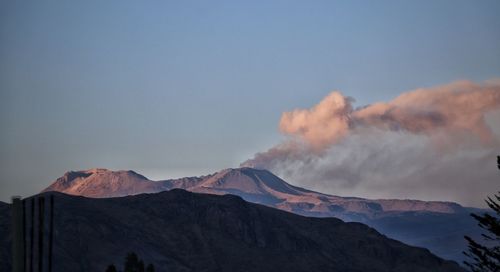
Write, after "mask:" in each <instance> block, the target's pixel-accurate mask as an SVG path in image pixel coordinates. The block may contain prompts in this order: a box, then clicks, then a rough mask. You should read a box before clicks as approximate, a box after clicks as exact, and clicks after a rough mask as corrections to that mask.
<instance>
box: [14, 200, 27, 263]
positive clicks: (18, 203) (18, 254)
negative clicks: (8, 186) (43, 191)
mask: <svg viewBox="0 0 500 272" xmlns="http://www.w3.org/2000/svg"><path fill="white" fill-rule="evenodd" d="M23 245H24V244H23V204H22V200H21V197H19V196H15V197H12V271H13V272H24V256H23V253H24V248H23Z"/></svg>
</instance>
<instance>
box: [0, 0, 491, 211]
mask: <svg viewBox="0 0 500 272" xmlns="http://www.w3.org/2000/svg"><path fill="white" fill-rule="evenodd" d="M499 15H500V2H498V1H495V0H493V1H486V0H484V1H460V0H449V1H444V0H440V1H377V2H374V1H140V2H138V1H79V2H71V3H70V2H68V1H1V2H0V41H1V42H0V60H1V61H0V125H1V127H2V129H1V131H2V133H1V134H0V200H1V201H8V200H9V198H10V196H12V195H22V196H28V195H32V194H35V193H38V192H39V191H40V190H42V189H43V188H45V187H46V186H48V185H49V184H50V183H51V182H52V181H53V180H55V179H56V178H58V177H59V176H62V175H63V174H64V172H66V171H69V170H81V169H88V168H93V167H102V168H109V169H116V170H118V169H133V170H135V171H137V172H139V173H141V174H143V175H145V176H147V177H149V178H151V179H166V178H174V177H181V176H191V175H203V174H207V173H211V172H215V171H218V170H220V169H223V168H228V167H238V166H239V165H240V163H242V162H245V161H247V160H249V159H250V160H251V159H254V158H256V155H255V154H257V153H263V152H266V151H268V150H269V149H272V148H273V147H275V146H282V145H283V144H286V143H290V142H293V143H297V141H299V142H300V141H302V140H304V137H303V136H304V135H301V134H300V133H298V132H297V131H295V132H294V131H293V130H292V131H290V130H287V129H285V130H283V127H282V125H281V124H282V123H283V122H282V120H283V119H282V115H283V116H284V114H285V113H287V112H292V111H293V110H295V109H298V110H300V109H311V108H312V107H314V106H315V105H317V104H318V103H320V101H323V100H324V99H325V98H326V97H328V96H329V94H331V93H332V91H335V90H337V91H340V93H341V96H339V97H352V98H353V99H354V100H353V101H351V100H352V99H350V98H349V99H348V100H349V105H350V106H351V107H352V109H353V110H354V109H357V108H359V107H364V106H366V105H371V104H374V103H377V102H383V103H387V105H400V104H399V102H397V101H396V102H394V103H392V102H391V101H394V99H395V98H396V97H398V96H399V95H401V94H402V93H408V92H412V91H413V90H417V89H422V88H424V89H431V90H436V88H437V89H439V87H436V86H447V85H446V84H453V82H462V81H464V80H467V82H471V83H470V84H475V85H474V86H475V87H470V88H469V87H467V88H466V89H467V90H468V91H471V92H475V91H476V90H477V89H480V90H483V89H488V88H489V87H488V86H490V85H495V84H496V83H495V84H494V82H498V80H497V79H498V78H499V77H500V16H499ZM491 82H493V83H491ZM497 85H498V84H497ZM460 86H462V85H460ZM460 88H462V87H460ZM491 88H493V93H494V94H495V93H498V91H497V89H496V88H494V87H491ZM429 103H430V102H429ZM429 105H435V104H433V103H430V104H424V106H429ZM457 105H458V104H457ZM460 105H461V104H460ZM495 105H496V104H495ZM495 105H494V106H495ZM483 106H484V107H486V105H485V104H481V105H479V108H477V109H475V111H472V112H471V113H472V114H476V115H477V116H478V118H479V119H481V118H483V117H484V118H486V119H487V120H486V123H485V126H487V127H488V128H489V130H490V138H491V139H490V140H491V141H490V142H488V143H485V142H484V141H479V143H476V142H477V141H476V138H474V137H475V136H478V135H479V134H471V135H468V136H463V137H459V138H460V139H458V140H456V141H458V143H457V144H454V145H453V148H452V151H449V150H447V151H446V152H444V153H443V154H445V155H442V156H441V157H439V156H436V154H435V153H436V152H440V150H441V146H440V145H435V143H434V142H435V141H434V140H429V139H435V134H434V132H429V131H427V130H426V131H424V132H415V131H412V130H409V129H407V128H408V127H404V126H403V129H401V130H398V131H395V130H394V129H387V128H386V127H385V126H383V125H381V124H379V123H376V122H375V123H374V121H373V118H372V117H373V115H370V118H372V119H362V118H358V119H357V120H362V121H363V120H364V121H363V122H364V123H363V126H361V127H360V126H357V127H356V131H355V133H353V132H352V130H351V129H350V130H349V133H351V134H352V135H354V136H353V137H354V138H353V137H351V136H349V137H344V136H343V137H341V138H342V139H341V141H340V142H339V141H337V140H332V139H330V138H328V139H326V142H327V144H326V146H325V147H324V148H323V149H322V152H323V153H321V152H318V150H315V151H314V150H313V151H311V150H309V151H307V152H306V153H307V154H308V155H307V157H310V155H311V154H312V155H313V156H315V157H314V158H315V159H313V161H317V163H318V164H314V165H307V164H301V165H305V167H304V168H300V169H301V173H302V174H300V173H294V172H293V171H292V172H291V171H284V170H283V169H285V168H286V169H289V168H290V167H291V166H290V165H283V164H273V165H261V166H262V167H264V168H268V169H272V170H273V171H276V172H280V170H283V171H281V173H279V175H280V176H281V177H284V178H286V180H287V181H290V182H291V183H294V184H296V185H300V186H304V187H308V188H314V189H318V190H322V191H324V192H328V193H332V194H338V195H359V196H363V197H372V198H378V197H385V198H389V197H398V198H420V199H425V200H433V199H434V200H450V201H458V202H460V203H462V204H464V205H471V206H483V204H482V202H483V200H482V199H483V198H484V197H485V196H486V194H491V193H492V191H491V190H492V188H495V187H497V184H498V175H497V176H495V174H496V172H493V170H496V169H493V170H485V171H486V172H477V175H475V174H474V172H472V173H471V174H470V175H469V176H467V178H470V179H474V180H477V179H479V180H480V181H479V183H478V184H479V186H478V185H474V182H469V183H467V181H465V180H461V181H460V182H459V183H453V178H454V177H456V176H457V172H455V171H453V169H454V168H453V167H455V168H456V167H457V166H459V165H463V163H467V162H475V163H477V162H478V161H481V162H486V161H488V162H489V160H487V158H490V157H491V156H492V154H493V153H495V152H496V153H500V146H499V145H498V142H497V141H496V140H497V139H499V138H498V135H499V134H498V131H499V130H500V129H499V128H498V127H499V125H498V124H499V123H500V122H496V121H497V120H500V118H499V117H498V114H497V113H495V110H494V109H493V110H491V111H490V110H488V112H484V111H483V108H482V107H483ZM493 108H494V107H493ZM432 109H436V110H441V108H439V109H438V108H432ZM405 112H406V111H405ZM439 112H440V113H441V111H439ZM443 112H445V113H448V112H449V111H445V110H443ZM349 113H351V112H350V111H349ZM455 113H456V114H459V115H460V114H462V113H461V112H460V110H459V111H457V112H455ZM483 113H484V116H483ZM355 114H357V113H355ZM486 115H487V116H486ZM479 119H477V120H479ZM328 120H330V119H328ZM335 120H336V119H335ZM367 120H369V121H367ZM328 122H329V121H328ZM478 122H479V121H478ZM366 123H370V124H371V125H370V126H368V127H367V126H366ZM333 124H335V123H331V125H333ZM467 124H468V125H470V126H472V127H474V126H476V125H477V124H475V123H470V122H468V123H467ZM351 125H352V124H351V123H349V124H347V126H351ZM398 125H400V123H398ZM449 128H450V127H449V126H446V128H445V129H442V128H441V127H438V128H437V130H439V131H444V132H443V133H451V134H453V133H454V130H453V131H451V130H448V129H449ZM451 129H455V127H452V128H451ZM460 129H462V130H466V129H469V127H466V126H465V127H460ZM367 130H369V131H367ZM372 130H376V132H373V131H372ZM380 131H382V132H380ZM377 133H379V134H380V133H381V134H380V135H381V136H372V135H376V134H377ZM351 134H349V135H351ZM431 134H432V135H431ZM366 135H369V136H366ZM429 135H431V136H429ZM446 135H448V134H446ZM460 135H461V134H460ZM356 137H357V138H356ZM422 137H423V138H422ZM478 137H479V136H478ZM290 138H292V139H290ZM442 138H443V137H442ZM444 138H445V139H446V137H444ZM466 138H467V139H466ZM469 138H473V140H470V139H469ZM294 139H295V140H294ZM297 139H298V140H297ZM335 139H337V138H335ZM379 139H384V143H385V144H384V145H382V146H383V147H384V148H385V149H384V148H382V149H377V150H371V149H373V148H375V147H377V148H378V147H380V146H381V145H380V141H379ZM464 139H466V140H464ZM428 141H430V142H432V143H428ZM444 141H446V140H444ZM306 142H307V141H306ZM394 143H399V144H398V145H396V144H394ZM300 144H301V145H302V147H301V148H302V149H304V148H305V149H307V148H309V146H308V144H307V143H306V144H305V145H304V144H303V143H300ZM401 146H403V148H399V147H401ZM360 148H361V151H359V149H360ZM336 150H339V151H336ZM356 150H358V151H356ZM415 150H431V151H428V152H423V151H422V153H424V154H422V155H419V156H416V155H415ZM365 151H366V153H367V154H368V155H370V154H372V153H373V154H386V155H385V158H384V163H378V162H379V160H374V161H375V162H377V164H376V165H373V166H372V167H369V168H368V169H369V170H370V171H369V172H368V173H365V174H363V175H360V176H356V177H352V178H346V179H342V180H341V181H339V180H338V177H339V176H346V175H352V173H354V172H356V171H357V170H359V169H353V170H351V171H344V170H345V168H344V167H343V166H342V165H343V164H342V163H341V162H340V161H339V159H338V158H339V156H340V157H341V158H342V161H347V162H349V163H348V164H349V165H351V166H352V165H354V166H359V167H361V166H364V165H365V164H363V163H360V162H359V160H356V159H354V157H356V156H357V157H356V158H359V154H360V152H361V153H363V152H365ZM336 152H337V153H336ZM301 154H304V153H301ZM325 154H328V155H325ZM332 154H334V155H332ZM335 154H341V155H339V156H336V155H335ZM408 154H412V156H408ZM419 154H420V153H419ZM440 154H441V153H440ZM332 156H333V157H335V158H336V159H333V160H332ZM368 157H370V156H368ZM429 157H432V158H436V157H438V159H436V160H435V161H433V165H428V163H427V164H424V163H421V162H423V161H428V158H429ZM493 159H494V158H493ZM493 159H492V161H491V165H493V166H494V161H493ZM309 161H311V160H310V158H309ZM363 161H364V160H363ZM387 161H389V162H390V161H398V162H399V161H407V165H408V164H417V166H418V165H420V166H421V167H420V168H418V167H417V168H416V170H415V171H413V172H412V175H411V177H409V176H408V175H409V174H408V175H394V174H393V172H394V171H393V168H392V167H393V165H392V164H390V163H389V164H388V163H387ZM455 161H459V163H457V164H454V163H453V162H455ZM354 162H356V163H354ZM419 163H420V164H419ZM276 165H280V166H283V168H281V169H274V168H273V167H276ZM482 165H487V166H491V165H489V164H487V163H486V164H484V163H483V164H482ZM440 166H443V167H441V168H440ZM402 167H403V168H404V167H406V165H403V166H402ZM429 167H435V168H439V169H437V170H433V171H428V172H426V175H424V176H419V175H415V173H419V172H420V170H422V169H429ZM485 169H486V168H485ZM488 169H490V168H488ZM303 171H306V173H308V174H303ZM447 171H448V172H447ZM313 172H314V173H316V172H320V173H328V175H326V174H322V175H320V177H317V176H315V175H312V174H310V173H313ZM446 173H450V175H449V176H446ZM451 173H453V174H451ZM458 173H460V172H458ZM299 174H300V175H299ZM374 176H376V177H377V178H376V179H375V180H377V182H375V183H373V184H370V180H371V179H372V178H373V177H374ZM386 177H387V178H388V179H390V182H389V183H384V182H382V180H385V179H386ZM495 178H497V180H492V179H495ZM350 179H356V180H357V181H359V180H363V182H355V185H349V186H344V185H342V184H343V183H345V182H346V180H350ZM423 179H425V180H431V182H429V181H427V182H422V180H423ZM401 180H405V182H400V181H401ZM339 184H340V185H339ZM388 188H393V189H391V190H389V189H388ZM449 188H454V190H451V191H450V190H449ZM471 188H474V193H473V194H470V193H468V192H469V191H470V189H471ZM494 190H496V189H494Z"/></svg>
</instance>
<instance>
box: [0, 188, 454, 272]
mask: <svg viewBox="0 0 500 272" xmlns="http://www.w3.org/2000/svg"><path fill="white" fill-rule="evenodd" d="M48 196H53V197H54V204H55V206H54V213H55V214H56V216H55V217H54V228H55V234H56V235H55V237H54V249H53V250H54V260H57V261H55V262H54V267H53V271H55V272H59V271H82V272H83V271H99V270H101V271H102V270H103V269H105V267H106V266H107V265H108V264H110V263H115V264H116V263H118V262H121V261H122V258H123V256H124V255H125V254H126V253H127V252H129V251H132V250H133V251H135V252H136V253H138V255H140V256H141V257H142V258H143V259H144V260H145V261H146V262H148V263H153V264H154V265H155V267H156V269H157V271H249V272H252V271H297V272H298V271H345V272H348V271H349V272H354V271H375V272H378V271H380V272H381V271H408V272H411V271H414V272H421V271H422V272H423V271H442V272H455V271H456V272H458V271H464V270H463V269H462V268H461V267H459V266H458V265H457V264H456V263H454V262H451V261H445V260H443V259H441V258H439V257H437V256H435V255H433V254H431V253H430V252H429V251H428V250H427V249H423V248H417V247H412V246H408V245H405V244H403V243H401V242H399V241H396V240H393V239H390V238H387V237H386V236H384V235H382V234H380V233H379V232H377V231H376V230H375V229H373V228H370V227H368V226H366V225H364V224H361V223H356V222H343V221H342V220H340V219H337V218H314V217H304V216H300V215H296V214H293V213H289V212H286V211H280V210H278V209H273V208H270V207H267V206H265V205H258V204H254V203H249V202H247V201H244V200H243V199H242V198H241V197H238V196H234V195H213V194H200V193H191V192H188V191H185V190H182V189H173V190H170V191H164V192H159V193H154V194H151V193H147V194H138V195H133V196H125V197H116V198H87V197H82V196H74V195H67V194H64V193H59V192H46V193H42V194H39V195H36V196H33V197H30V198H27V199H25V201H28V203H29V202H31V201H34V202H35V203H36V202H37V201H35V200H37V198H40V197H48ZM0 208H2V207H0ZM6 222H7V223H6ZM9 222H10V218H9V213H6V216H3V217H0V242H1V243H2V244H4V245H5V246H3V247H2V248H10V247H9V240H8V235H7V233H9V229H8V228H9V226H10V224H9ZM4 223H6V224H4ZM7 253H8V252H7ZM9 259H10V258H5V259H2V260H0V270H3V268H4V269H5V271H9V270H8V269H9V267H8V265H9V264H8V263H6V260H9Z"/></svg>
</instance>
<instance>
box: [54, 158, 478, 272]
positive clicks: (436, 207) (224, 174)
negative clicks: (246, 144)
mask: <svg viewBox="0 0 500 272" xmlns="http://www.w3.org/2000/svg"><path fill="white" fill-rule="evenodd" d="M175 188H179V189H185V190H188V191H191V192H197V193H208V194H217V195H224V194H233V195H238V196H240V197H242V198H243V199H245V200H246V201H249V202H253V203H258V204H263V205H266V206H269V207H273V208H278V209H281V210H285V211H289V212H293V213H296V214H300V215H305V216H314V217H338V218H341V219H343V220H345V221H357V222H362V223H365V224H368V225H370V226H372V227H375V228H376V229H377V230H378V231H380V232H382V233H384V234H386V235H388V236H390V237H392V238H396V239H398V240H401V241H403V242H405V243H408V244H412V245H415V246H421V247H426V248H429V249H430V250H431V251H432V252H433V253H435V254H437V255H439V256H441V257H443V258H446V259H453V260H456V261H459V262H460V261H462V260H463V257H464V256H463V254H462V251H463V250H465V249H466V243H465V240H464V239H463V235H465V234H467V235H469V236H473V237H475V236H476V237H477V236H479V235H480V233H479V231H480V229H479V228H477V226H476V224H475V222H474V221H473V220H472V219H471V218H470V216H469V212H470V209H468V208H464V207H462V206H460V205H459V204H457V203H452V202H439V201H419V200H398V199H378V200H370V199H363V198H356V197H340V196H333V195H327V194H322V193H318V192H314V191H310V190H307V189H304V188H300V187H296V186H293V185H291V184H288V183H287V182H285V181H284V180H282V179H281V178H279V177H277V176H275V175H274V174H272V173H271V172H269V171H267V170H259V169H253V168H237V169H225V170H222V171H220V172H217V173H214V174H210V175H206V176H200V177H186V178H180V179H169V180H161V181H152V180H149V179H147V178H146V177H144V176H142V175H139V174H137V173H135V172H133V171H110V170H106V169H90V170H84V171H71V172H67V173H66V174H64V176H62V177H61V178H59V179H57V180H56V181H55V182H54V183H53V184H52V185H50V186H49V187H48V188H46V189H45V190H44V192H48V191H59V192H63V193H67V194H72V195H81V196H86V197H94V198H107V197H121V196H127V195H134V194H139V193H154V192H161V191H166V190H171V189H175Z"/></svg>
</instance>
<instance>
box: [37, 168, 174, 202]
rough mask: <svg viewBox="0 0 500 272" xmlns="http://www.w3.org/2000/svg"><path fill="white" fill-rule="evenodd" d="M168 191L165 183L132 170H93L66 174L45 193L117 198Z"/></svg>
mask: <svg viewBox="0 0 500 272" xmlns="http://www.w3.org/2000/svg"><path fill="white" fill-rule="evenodd" d="M168 189H169V188H168V187H165V184H164V183H161V182H155V181H151V180H149V179H148V178H146V177H145V176H142V175H140V174H138V173H136V172H134V171H131V170H128V171H126V170H118V171H112V170H108V169H105V168H92V169H88V170H81V171H69V172H66V173H65V174H64V175H63V176H62V177H60V178H58V179H57V180H56V181H55V182H53V183H52V184H51V185H50V186H49V187H47V188H46V189H45V190H43V192H47V191H59V192H63V193H67V194H71V195H82V196H86V197H117V196H126V195H132V194H138V193H151V192H159V191H162V190H168Z"/></svg>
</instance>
